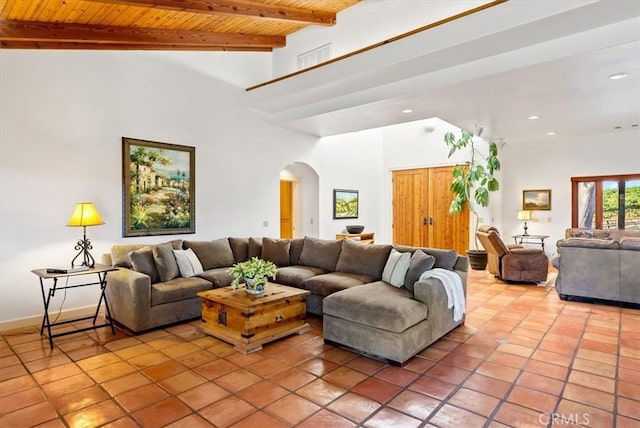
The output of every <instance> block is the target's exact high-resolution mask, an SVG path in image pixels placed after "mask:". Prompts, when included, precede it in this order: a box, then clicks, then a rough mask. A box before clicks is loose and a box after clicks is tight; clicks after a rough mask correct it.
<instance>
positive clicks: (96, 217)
mask: <svg viewBox="0 0 640 428" xmlns="http://www.w3.org/2000/svg"><path fill="white" fill-rule="evenodd" d="M101 224H104V220H102V217H100V214H98V210H97V209H96V206H95V205H94V204H93V202H78V203H77V204H76V207H75V208H74V210H73V214H72V215H71V218H70V219H69V221H68V222H67V226H72V227H75V226H98V225H101Z"/></svg>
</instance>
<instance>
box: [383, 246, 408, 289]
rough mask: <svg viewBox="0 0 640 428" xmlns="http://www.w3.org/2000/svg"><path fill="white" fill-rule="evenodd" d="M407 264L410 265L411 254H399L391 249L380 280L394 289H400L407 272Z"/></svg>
mask: <svg viewBox="0 0 640 428" xmlns="http://www.w3.org/2000/svg"><path fill="white" fill-rule="evenodd" d="M409 263H411V253H401V252H400V251H397V250H393V249H392V250H391V253H390V254H389V258H388V259H387V264H386V265H385V266H384V270H383V271H382V280H383V281H386V282H388V283H389V284H391V285H393V286H394V287H398V288H400V287H402V286H403V285H404V277H405V275H406V274H407V270H409Z"/></svg>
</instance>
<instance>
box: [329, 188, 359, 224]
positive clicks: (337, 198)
mask: <svg viewBox="0 0 640 428" xmlns="http://www.w3.org/2000/svg"><path fill="white" fill-rule="evenodd" d="M358 203H359V201H358V191H357V190H345V189H333V218H336V219H339V218H358Z"/></svg>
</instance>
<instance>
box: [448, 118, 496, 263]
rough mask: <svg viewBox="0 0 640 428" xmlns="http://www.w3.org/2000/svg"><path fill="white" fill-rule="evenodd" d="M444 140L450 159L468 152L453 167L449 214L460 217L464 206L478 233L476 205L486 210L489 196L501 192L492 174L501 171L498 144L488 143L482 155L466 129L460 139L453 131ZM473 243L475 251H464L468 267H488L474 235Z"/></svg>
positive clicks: (485, 256) (484, 254)
mask: <svg viewBox="0 0 640 428" xmlns="http://www.w3.org/2000/svg"><path fill="white" fill-rule="evenodd" d="M444 141H445V143H446V144H447V146H448V147H449V158H450V157H451V156H453V154H454V153H456V152H457V151H459V150H465V149H467V150H468V151H469V152H470V159H469V160H468V161H467V162H466V163H464V164H460V165H456V166H455V168H454V169H453V174H452V179H451V191H452V192H453V194H454V198H453V201H451V206H450V207H449V212H450V213H451V214H459V213H461V212H462V211H463V210H464V208H465V205H466V206H467V207H468V208H469V211H470V212H471V213H472V214H473V221H474V224H475V225H474V232H475V231H477V230H478V222H479V216H478V212H477V211H476V206H477V205H479V206H482V207H486V206H487V205H489V193H490V192H495V191H497V190H498V189H500V183H499V182H498V179H497V178H496V177H495V176H494V173H495V172H496V171H499V170H500V160H499V159H498V145H497V144H496V143H495V142H493V141H489V151H488V153H487V155H486V156H484V155H483V154H482V153H480V151H478V149H477V148H476V142H475V141H474V136H473V133H471V132H469V131H465V130H462V134H461V136H460V138H456V135H455V134H454V133H453V132H447V133H446V134H445V136H444ZM476 204H477V205H476ZM474 242H475V245H474V248H473V249H470V250H468V251H467V255H468V256H469V260H470V263H471V267H472V268H474V269H480V270H484V269H485V268H486V265H487V253H486V251H484V250H479V249H478V241H477V238H476V236H475V233H474ZM475 256H477V257H475Z"/></svg>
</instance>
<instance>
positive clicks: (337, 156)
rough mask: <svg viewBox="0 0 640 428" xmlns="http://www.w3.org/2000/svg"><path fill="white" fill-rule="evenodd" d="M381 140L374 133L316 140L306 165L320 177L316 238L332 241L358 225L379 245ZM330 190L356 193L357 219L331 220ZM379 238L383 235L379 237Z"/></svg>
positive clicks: (379, 135)
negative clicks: (348, 228) (372, 235)
mask: <svg viewBox="0 0 640 428" xmlns="http://www.w3.org/2000/svg"><path fill="white" fill-rule="evenodd" d="M381 144H382V139H381V133H380V131H378V130H375V129H374V130H368V131H361V132H353V133H348V134H343V135H338V136H333V137H325V138H322V139H320V141H319V143H318V144H317V146H316V147H314V149H313V151H312V153H311V159H312V160H311V161H310V162H309V164H310V165H312V166H313V167H314V169H315V170H316V171H317V172H318V176H319V177H320V198H319V208H320V210H319V218H320V236H321V237H323V238H331V239H333V238H335V235H336V233H344V231H345V226H346V225H349V224H362V225H364V226H365V232H374V233H376V237H375V238H376V242H388V241H381V240H380V239H379V238H378V233H381V232H382V226H383V225H382V223H381V212H380V211H381V210H380V208H381V207H383V206H384V203H385V202H384V195H383V194H382V193H381V191H380V189H381V187H382V176H381V174H380V172H381V170H382V145H381ZM333 189H352V190H358V192H359V194H358V196H359V200H360V203H359V216H358V218H357V219H338V220H334V219H333ZM381 236H383V235H381Z"/></svg>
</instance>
